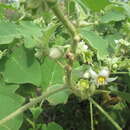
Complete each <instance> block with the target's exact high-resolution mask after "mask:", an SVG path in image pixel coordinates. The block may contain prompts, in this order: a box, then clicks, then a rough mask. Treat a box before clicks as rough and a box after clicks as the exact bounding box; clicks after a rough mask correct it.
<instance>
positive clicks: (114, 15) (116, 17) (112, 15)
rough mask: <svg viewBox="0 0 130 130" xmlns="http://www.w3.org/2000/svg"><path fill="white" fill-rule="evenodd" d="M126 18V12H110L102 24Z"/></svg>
mask: <svg viewBox="0 0 130 130" xmlns="http://www.w3.org/2000/svg"><path fill="white" fill-rule="evenodd" d="M125 18H126V15H125V13H124V11H121V10H114V9H113V10H109V11H107V12H106V13H105V14H104V15H103V16H102V17H101V19H100V22H102V23H109V22H112V21H121V20H124V19H125Z"/></svg>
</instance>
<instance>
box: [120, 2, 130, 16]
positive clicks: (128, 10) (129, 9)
mask: <svg viewBox="0 0 130 130" xmlns="http://www.w3.org/2000/svg"><path fill="white" fill-rule="evenodd" d="M120 6H121V7H122V8H123V9H124V10H125V13H126V15H127V16H128V18H130V5H129V4H126V3H120Z"/></svg>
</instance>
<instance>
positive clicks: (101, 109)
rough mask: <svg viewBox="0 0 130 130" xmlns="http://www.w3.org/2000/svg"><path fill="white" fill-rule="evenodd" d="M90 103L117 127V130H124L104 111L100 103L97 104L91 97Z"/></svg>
mask: <svg viewBox="0 0 130 130" xmlns="http://www.w3.org/2000/svg"><path fill="white" fill-rule="evenodd" d="M89 101H90V102H92V104H93V105H94V106H95V107H97V108H98V109H99V110H100V112H101V113H102V114H104V115H105V116H106V117H107V119H108V120H109V121H110V122H111V123H112V124H113V125H114V126H115V128H117V130H122V128H121V127H120V126H119V125H118V124H117V122H115V121H114V120H113V118H112V117H111V116H110V115H109V114H108V113H107V112H106V111H105V110H103V108H102V107H101V106H100V105H99V104H98V103H96V102H95V101H94V100H93V99H92V98H91V97H90V98H89Z"/></svg>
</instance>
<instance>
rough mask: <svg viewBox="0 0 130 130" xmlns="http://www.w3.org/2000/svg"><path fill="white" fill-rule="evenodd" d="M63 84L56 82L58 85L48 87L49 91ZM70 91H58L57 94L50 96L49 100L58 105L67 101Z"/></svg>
mask: <svg viewBox="0 0 130 130" xmlns="http://www.w3.org/2000/svg"><path fill="white" fill-rule="evenodd" d="M62 86H63V85H62V84H56V85H52V86H51V87H48V89H47V91H48V92H49V91H52V90H54V89H56V88H59V87H62ZM69 94H70V92H69V91H67V90H64V91H61V92H57V93H56V94H53V95H52V96H50V97H48V98H47V100H48V101H49V103H50V104H51V105H57V104H60V103H66V102H67V100H68V96H69Z"/></svg>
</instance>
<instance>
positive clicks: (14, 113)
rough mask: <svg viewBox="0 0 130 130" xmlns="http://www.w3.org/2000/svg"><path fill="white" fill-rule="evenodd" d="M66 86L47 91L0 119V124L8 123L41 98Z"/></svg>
mask: <svg viewBox="0 0 130 130" xmlns="http://www.w3.org/2000/svg"><path fill="white" fill-rule="evenodd" d="M66 88H67V87H66V86H63V87H61V88H57V89H55V90H53V91H49V92H45V93H44V94H43V95H41V96H39V97H37V98H35V99H33V100H31V101H30V102H29V103H27V104H25V105H24V106H22V107H20V108H18V109H17V110H16V111H15V112H13V113H11V114H9V115H8V116H6V117H5V118H3V119H1V120H0V125H2V124H4V123H6V122H7V121H9V120H11V119H13V118H14V117H16V116H17V115H19V114H21V113H23V112H24V111H26V110H27V109H28V108H30V107H32V106H33V105H36V104H37V103H39V102H40V101H41V100H43V99H46V98H47V97H49V96H51V95H52V94H55V93H57V92H59V91H62V90H64V89H66Z"/></svg>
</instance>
